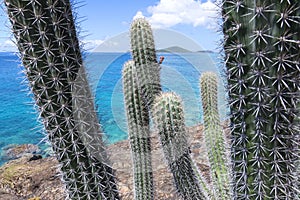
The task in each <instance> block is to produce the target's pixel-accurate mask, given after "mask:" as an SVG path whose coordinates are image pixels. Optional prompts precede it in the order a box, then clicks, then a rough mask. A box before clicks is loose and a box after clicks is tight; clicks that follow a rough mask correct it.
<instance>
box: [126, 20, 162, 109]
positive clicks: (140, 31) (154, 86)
mask: <svg viewBox="0 0 300 200" xmlns="http://www.w3.org/2000/svg"><path fill="white" fill-rule="evenodd" d="M130 43H131V51H132V57H133V60H134V63H135V66H136V70H137V75H138V80H139V85H140V87H141V89H142V94H143V97H144V98H145V101H146V103H147V106H150V107H151V105H152V102H153V100H154V98H155V96H156V95H157V94H159V93H160V92H161V86H160V66H159V63H158V62H157V58H156V51H155V44H154V39H153V33H152V29H151V26H150V24H149V23H148V22H147V20H146V19H144V18H138V19H136V20H134V21H133V23H132V25H131V30H130ZM161 62H162V60H161Z"/></svg>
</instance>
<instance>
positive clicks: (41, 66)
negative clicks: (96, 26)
mask: <svg viewBox="0 0 300 200" xmlns="http://www.w3.org/2000/svg"><path fill="white" fill-rule="evenodd" d="M5 5H6V8H7V13H8V16H9V19H10V22H11V24H12V30H13V34H14V36H15V39H16V41H17V46H18V49H19V51H20V57H21V59H22V62H23V65H24V67H25V74H26V76H27V79H28V82H29V85H30V88H31V90H32V92H33V94H34V99H35V102H36V105H37V107H38V109H39V112H40V117H41V118H42V119H43V123H44V126H45V129H46V131H47V133H48V139H49V141H50V143H51V144H52V147H53V150H54V152H55V153H56V156H57V158H58V160H59V163H60V168H61V171H62V178H63V181H64V183H65V184H66V187H67V191H68V194H69V197H70V198H71V199H118V198H119V197H118V192H117V187H116V184H115V180H114V176H113V169H112V168H111V167H110V166H109V165H108V156H107V155H106V153H105V150H104V144H103V141H102V136H101V132H100V127H99V124H98V120H97V117H96V113H95V110H94V103H93V99H92V94H91V91H90V89H89V85H88V83H87V79H86V74H85V70H84V67H83V64H82V57H81V53H80V48H79V43H78V39H77V37H76V35H77V33H76V30H75V25H74V21H73V15H72V9H71V5H70V2H69V1H68V0H61V1H52V0H49V1H42V0H35V1H31V0H23V1H18V0H5Z"/></svg>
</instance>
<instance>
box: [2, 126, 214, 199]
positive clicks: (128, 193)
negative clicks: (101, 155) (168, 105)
mask: <svg viewBox="0 0 300 200" xmlns="http://www.w3.org/2000/svg"><path fill="white" fill-rule="evenodd" d="M202 132H203V127H202V126H196V127H192V128H190V129H189V137H190V144H191V151H192V156H193V158H194V160H195V161H196V164H197V166H198V167H199V169H200V171H202V172H203V174H204V176H205V177H206V178H207V179H208V180H209V167H208V165H207V162H208V161H207V153H206V150H205V145H204V141H203V134H202ZM151 142H152V165H153V177H154V188H155V191H154V193H155V199H166V200H178V199H180V198H179V196H178V195H177V194H176V189H175V186H174V181H173V178H172V174H171V173H170V172H169V170H168V168H167V165H166V162H165V159H164V155H163V151H162V149H161V145H160V142H159V139H158V138H157V134H154V133H153V134H152V137H151ZM25 147H26V146H25ZM28 147H33V146H30V145H28ZM17 149H18V148H17ZM17 149H16V150H11V151H15V152H16V154H18V155H23V156H22V157H21V158H19V159H16V160H12V161H10V162H8V163H6V164H5V165H4V166H2V167H0V191H1V190H2V191H3V193H1V192H0V199H1V200H5V198H6V197H7V198H6V199H10V200H14V198H15V196H16V197H17V199H18V200H23V199H24V200H28V199H30V198H31V199H34V198H35V199H37V198H40V199H41V200H54V199H55V200H62V199H65V191H64V186H63V184H62V182H61V180H60V176H59V171H58V169H57V166H58V162H57V160H56V159H55V158H54V157H47V158H40V157H39V156H38V155H36V156H35V157H34V156H32V154H29V155H28V154H24V153H22V152H21V150H18V151H17ZM20 149H22V148H20ZM23 149H25V150H26V151H27V148H23ZM31 149H34V148H31ZM107 152H108V153H109V155H110V160H111V164H112V166H113V168H114V169H115V170H116V174H115V175H116V177H117V180H118V188H119V191H120V196H121V197H122V199H123V200H132V199H134V198H133V197H134V191H133V190H134V189H133V170H132V160H131V151H130V145H129V141H128V140H124V141H121V142H118V143H115V144H112V145H110V146H108V150H107ZM36 158H39V159H36ZM29 160H30V162H28V161H29ZM8 195H11V198H8V197H9V196H8Z"/></svg>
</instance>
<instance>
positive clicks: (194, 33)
mask: <svg viewBox="0 0 300 200" xmlns="http://www.w3.org/2000/svg"><path fill="white" fill-rule="evenodd" d="M79 5H82V6H80V7H79V8H78V9H77V11H78V14H79V17H80V18H79V19H78V20H77V21H81V22H80V27H81V29H82V31H81V36H85V37H82V38H81V39H82V40H84V41H86V42H88V43H89V44H90V45H91V44H93V45H99V44H101V43H102V42H103V41H105V40H107V39H109V38H111V37H113V36H116V35H118V34H120V33H122V32H125V31H128V29H129V27H130V23H131V21H132V19H133V18H134V17H135V16H145V17H146V18H147V19H148V20H149V21H150V23H151V24H152V26H153V28H162V29H169V30H175V31H178V32H180V33H183V34H185V35H186V36H187V37H189V38H191V39H193V40H194V41H196V42H197V43H198V44H199V45H200V46H201V47H202V48H203V49H209V50H216V48H217V45H216V44H217V42H218V41H219V39H220V37H221V36H220V35H219V34H217V33H216V28H217V25H216V17H217V11H216V10H217V7H216V6H215V5H214V3H213V2H212V1H210V0H208V1H207V0H202V1H197V0H147V1H141V0H127V1H126V0H123V1H122V0H110V1H97V0H93V1H92V0H85V1H83V3H81V4H79ZM5 23H6V24H9V23H8V22H7V19H6V14H5V13H4V12H3V11H1V13H0V51H3V48H4V49H6V48H8V47H9V45H10V44H11V42H9V36H10V31H9V28H7V27H5V25H3V24H5Z"/></svg>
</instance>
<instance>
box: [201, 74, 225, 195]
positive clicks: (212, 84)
mask: <svg viewBox="0 0 300 200" xmlns="http://www.w3.org/2000/svg"><path fill="white" fill-rule="evenodd" d="M200 85H201V97H202V107H203V117H204V137H205V145H206V150H207V152H208V158H209V163H210V171H211V173H210V175H211V180H212V183H213V184H212V185H213V189H214V193H215V198H216V199H224V200H228V199H231V198H230V197H231V196H230V192H231V191H230V186H231V185H230V184H231V182H230V178H229V177H230V170H229V157H228V156H229V155H227V154H226V152H227V150H226V147H225V134H224V132H223V129H222V127H221V123H220V118H219V113H218V100H217V94H218V92H217V90H218V81H217V75H216V74H215V73H212V72H205V73H203V74H202V75H201V78H200Z"/></svg>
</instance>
